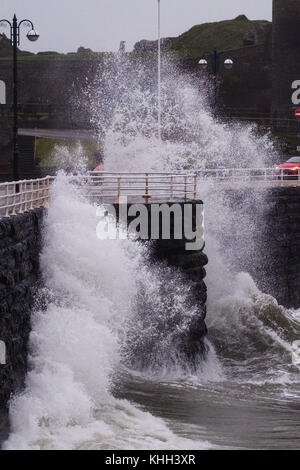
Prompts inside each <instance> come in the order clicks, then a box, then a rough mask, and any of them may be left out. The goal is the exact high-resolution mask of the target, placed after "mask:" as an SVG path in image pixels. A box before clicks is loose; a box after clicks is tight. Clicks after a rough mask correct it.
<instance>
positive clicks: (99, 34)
mask: <svg viewBox="0 0 300 470" xmlns="http://www.w3.org/2000/svg"><path fill="white" fill-rule="evenodd" d="M14 13H16V15H17V17H18V19H20V20H21V19H23V18H28V19H30V20H32V21H33V23H34V25H35V27H36V29H37V30H38V32H39V34H40V39H39V40H38V42H37V43H35V44H32V43H30V42H29V41H28V40H27V39H26V34H25V32H26V29H25V28H24V31H23V34H22V40H21V46H20V48H21V49H23V50H30V51H32V52H37V51H46V50H55V51H59V52H71V51H75V50H77V48H78V47H79V46H84V47H90V48H91V49H93V50H94V51H115V50H117V49H118V47H119V43H120V41H121V40H124V41H126V49H127V50H130V49H132V46H133V45H134V43H135V42H136V41H139V40H140V39H156V37H157V0H81V1H79V0H1V3H0V19H1V18H6V19H9V20H10V19H11V18H12V16H13V14H14ZM240 14H245V15H246V16H247V17H248V18H249V19H267V20H271V18H272V0H161V17H162V19H161V22H162V36H178V35H179V34H180V33H183V32H184V31H186V30H187V29H189V28H191V27H192V26H194V25H195V24H200V23H204V22H209V21H220V20H225V19H232V18H235V17H236V16H238V15H240ZM1 32H6V34H7V33H8V30H7V28H1Z"/></svg>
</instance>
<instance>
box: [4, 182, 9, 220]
mask: <svg viewBox="0 0 300 470" xmlns="http://www.w3.org/2000/svg"><path fill="white" fill-rule="evenodd" d="M8 205H9V186H8V184H6V186H5V206H6V207H5V217H9V207H8Z"/></svg>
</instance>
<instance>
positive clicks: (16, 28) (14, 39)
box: [0, 15, 39, 191]
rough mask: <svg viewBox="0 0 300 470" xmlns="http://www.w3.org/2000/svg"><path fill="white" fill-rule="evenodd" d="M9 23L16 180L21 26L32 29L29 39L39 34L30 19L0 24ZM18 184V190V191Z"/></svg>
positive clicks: (15, 179) (0, 24) (36, 37)
mask: <svg viewBox="0 0 300 470" xmlns="http://www.w3.org/2000/svg"><path fill="white" fill-rule="evenodd" d="M3 23H8V25H9V27H10V41H11V44H12V46H13V178H14V181H18V180H19V147H18V46H19V45H20V26H21V25H22V24H24V25H25V26H27V27H28V28H30V30H29V31H28V33H27V38H28V39H29V41H36V40H37V39H38V38H39V35H38V34H37V32H36V31H35V29H34V26H33V23H32V21H30V20H22V21H19V22H18V20H17V17H16V15H14V17H13V20H12V22H10V21H8V20H0V26H3ZM18 190H19V188H18V185H17V188H16V191H18Z"/></svg>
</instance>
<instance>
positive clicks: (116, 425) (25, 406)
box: [4, 174, 209, 449]
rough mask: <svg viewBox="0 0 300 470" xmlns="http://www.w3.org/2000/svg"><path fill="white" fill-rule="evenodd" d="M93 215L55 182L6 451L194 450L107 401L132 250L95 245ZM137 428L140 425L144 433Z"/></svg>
mask: <svg viewBox="0 0 300 470" xmlns="http://www.w3.org/2000/svg"><path fill="white" fill-rule="evenodd" d="M95 213H96V211H95V207H94V206H93V205H92V204H90V203H89V202H87V201H86V200H85V198H84V196H82V194H81V190H80V188H78V187H75V186H73V185H72V184H70V182H69V179H68V177H66V176H65V175H64V174H59V175H58V177H57V179H56V181H55V183H54V184H53V187H52V198H51V204H50V207H49V210H48V214H47V215H46V219H45V227H44V246H43V251H42V254H41V269H42V273H43V281H44V288H43V289H42V290H41V292H40V297H41V299H40V302H38V305H39V304H40V305H43V308H40V309H38V308H37V309H36V311H35V312H33V317H32V332H31V336H30V370H29V372H28V375H27V378H26V388H25V390H24V392H22V393H20V394H19V395H18V396H16V397H14V399H13V400H12V402H11V406H10V419H11V434H10V438H9V440H8V441H7V442H6V443H5V445H4V448H6V449H71V448H73V449H74V448H95V449H105V448H116V449H118V448H119V449H120V448H187V447H188V448H195V447H196V448H197V447H199V446H200V447H203V446H204V447H208V446H209V444H208V443H203V442H193V441H188V440H185V439H183V438H180V437H178V436H176V435H175V434H174V433H173V432H171V431H170V430H169V429H168V427H167V425H166V424H165V423H164V422H163V421H162V420H160V419H156V418H154V417H152V416H151V415H150V414H148V413H144V412H142V411H139V410H138V409H137V408H135V407H134V406H133V405H131V404H130V403H129V402H127V401H124V400H117V399H115V398H114V397H113V395H112V387H113V382H114V381H117V380H118V379H117V377H118V375H119V374H121V370H120V371H119V372H118V370H119V368H120V367H121V364H120V353H119V351H120V349H119V348H120V343H121V342H122V341H124V336H123V335H122V332H123V329H124V324H125V322H126V320H127V319H128V317H129V316H130V315H131V311H132V302H133V301H134V299H135V296H136V281H135V272H136V269H137V265H138V263H139V262H140V258H139V253H138V245H135V258H134V257H131V256H129V254H131V255H132V254H133V253H134V251H133V249H132V248H133V247H132V246H131V245H132V244H133V243H134V242H131V241H130V240H122V241H115V240H101V242H100V241H99V240H98V239H97V237H96V233H95V228H96V217H95ZM145 423H147V425H146V427H145Z"/></svg>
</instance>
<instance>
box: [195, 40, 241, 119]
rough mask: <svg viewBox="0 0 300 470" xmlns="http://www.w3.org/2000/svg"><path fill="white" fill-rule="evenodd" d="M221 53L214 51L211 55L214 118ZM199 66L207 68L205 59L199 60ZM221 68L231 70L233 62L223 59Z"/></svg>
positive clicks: (216, 106)
mask: <svg viewBox="0 0 300 470" xmlns="http://www.w3.org/2000/svg"><path fill="white" fill-rule="evenodd" d="M221 54H222V52H218V51H217V50H216V49H215V50H214V53H213V60H212V64H211V66H212V70H211V72H212V75H213V79H214V104H213V111H214V116H215V117H216V115H217V108H218V77H219V72H220V65H221V64H220V55H221ZM199 65H200V67H201V69H203V70H206V69H207V67H208V62H207V60H206V59H204V58H202V59H200V60H199ZM223 66H224V68H225V69H227V70H231V69H232V67H233V60H232V59H225V60H224V62H223Z"/></svg>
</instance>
